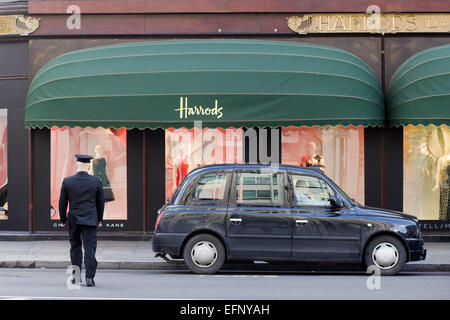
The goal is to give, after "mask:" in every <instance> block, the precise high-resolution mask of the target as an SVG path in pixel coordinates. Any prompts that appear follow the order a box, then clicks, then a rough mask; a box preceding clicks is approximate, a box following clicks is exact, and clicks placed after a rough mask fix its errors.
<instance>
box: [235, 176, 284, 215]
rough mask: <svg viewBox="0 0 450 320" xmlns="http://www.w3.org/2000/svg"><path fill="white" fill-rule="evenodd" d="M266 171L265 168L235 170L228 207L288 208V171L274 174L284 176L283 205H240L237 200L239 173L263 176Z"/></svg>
mask: <svg viewBox="0 0 450 320" xmlns="http://www.w3.org/2000/svg"><path fill="white" fill-rule="evenodd" d="M261 169H262V170H264V168H249V169H244V168H239V169H235V170H234V172H233V181H232V184H231V187H230V189H229V198H230V201H229V203H228V206H231V207H260V208H264V207H270V208H288V207H289V201H288V198H287V193H288V192H287V191H288V190H287V189H286V187H287V184H286V181H287V180H286V179H287V177H286V170H284V169H281V170H273V171H274V172H273V173H276V174H281V175H282V179H283V185H282V188H281V190H282V193H283V195H282V199H283V201H282V203H281V204H270V203H248V204H247V203H238V202H237V201H236V200H237V199H236V187H237V184H236V183H237V176H238V174H239V173H258V174H261V173H262V172H261V171H262V170H261Z"/></svg>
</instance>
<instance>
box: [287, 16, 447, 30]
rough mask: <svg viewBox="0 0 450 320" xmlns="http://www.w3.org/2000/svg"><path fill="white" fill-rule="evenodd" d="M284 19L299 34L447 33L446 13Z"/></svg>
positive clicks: (294, 17) (295, 17)
mask: <svg viewBox="0 0 450 320" xmlns="http://www.w3.org/2000/svg"><path fill="white" fill-rule="evenodd" d="M286 19H287V24H288V26H289V28H290V29H291V30H292V31H294V32H297V33H298V34H308V33H379V34H386V33H402V32H419V33H421V32H450V14H449V13H411V14H410V13H380V14H370V13H332V14H325V13H324V14H320V13H318V14H305V15H303V16H293V17H290V18H286Z"/></svg>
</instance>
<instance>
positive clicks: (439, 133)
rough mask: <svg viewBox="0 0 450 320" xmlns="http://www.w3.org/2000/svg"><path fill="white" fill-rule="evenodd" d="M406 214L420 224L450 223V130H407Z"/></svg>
mask: <svg viewBox="0 0 450 320" xmlns="http://www.w3.org/2000/svg"><path fill="white" fill-rule="evenodd" d="M403 138H404V143H403V210H404V211H405V212H407V213H410V214H413V215H415V216H417V217H418V218H419V219H420V220H450V197H449V194H450V130H449V127H448V126H446V125H442V126H439V127H436V126H434V125H429V126H422V125H419V126H412V125H409V126H406V127H405V128H404V130H403Z"/></svg>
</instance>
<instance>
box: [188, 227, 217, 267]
mask: <svg viewBox="0 0 450 320" xmlns="http://www.w3.org/2000/svg"><path fill="white" fill-rule="evenodd" d="M203 241H208V242H210V243H212V244H213V245H214V246H215V248H216V250H217V259H216V261H215V262H214V264H213V265H211V266H209V267H199V266H197V265H196V264H195V262H194V261H193V260H192V257H191V250H192V248H193V247H194V246H195V245H196V244H198V243H199V242H203ZM183 258H184V263H185V264H186V265H187V267H188V268H189V269H190V270H191V271H192V272H193V273H196V274H214V273H216V272H217V271H218V270H219V269H220V268H222V266H223V264H224V263H225V258H226V253H225V247H224V245H223V244H222V241H220V240H219V239H218V238H217V237H215V236H213V235H211V234H207V233H202V234H198V235H196V236H193V237H192V238H191V239H189V240H188V241H187V243H186V245H185V246H184V250H183Z"/></svg>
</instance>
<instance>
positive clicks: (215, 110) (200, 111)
mask: <svg viewBox="0 0 450 320" xmlns="http://www.w3.org/2000/svg"><path fill="white" fill-rule="evenodd" d="M175 111H177V112H178V113H179V115H180V119H187V118H188V117H189V116H214V117H216V118H217V119H220V118H222V116H223V107H222V106H219V101H218V100H217V99H216V100H214V107H208V106H189V104H188V98H187V97H180V106H179V107H178V108H177V109H175Z"/></svg>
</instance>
